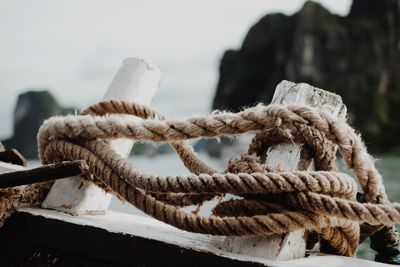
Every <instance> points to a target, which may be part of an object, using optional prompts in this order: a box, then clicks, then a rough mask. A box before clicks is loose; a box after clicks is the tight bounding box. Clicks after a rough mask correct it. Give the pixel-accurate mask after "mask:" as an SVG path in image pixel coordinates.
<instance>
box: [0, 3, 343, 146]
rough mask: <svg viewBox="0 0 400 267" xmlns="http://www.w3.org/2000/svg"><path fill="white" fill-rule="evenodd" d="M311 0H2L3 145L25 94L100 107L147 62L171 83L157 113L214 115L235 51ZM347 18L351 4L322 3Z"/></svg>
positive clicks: (164, 81) (0, 112) (156, 101)
mask: <svg viewBox="0 0 400 267" xmlns="http://www.w3.org/2000/svg"><path fill="white" fill-rule="evenodd" d="M304 2H305V1H304V0H201V1H189V0H167V1H161V0H159V1H156V0H85V1H82V0H59V1H54V0H0V59H1V60H0V121H1V127H0V139H2V138H5V137H7V136H9V135H11V134H12V117H13V110H14V106H15V103H16V100H17V96H18V94H20V93H22V92H25V91H27V90H43V89H49V90H50V91H51V92H52V93H53V95H54V96H55V97H56V99H57V100H58V101H59V102H60V103H61V104H62V105H65V106H75V107H77V108H84V107H85V106H88V105H90V104H92V103H95V102H96V101H99V100H101V98H102V97H103V95H104V93H105V91H106V89H107V87H108V85H109V84H110V82H111V80H112V78H113V76H114V75H115V73H116V71H117V70H118V68H119V66H120V64H121V62H122V61H123V60H124V59H125V58H127V57H140V58H144V59H146V60H148V61H150V62H152V63H153V64H155V65H157V66H158V67H159V68H160V70H161V72H162V81H161V84H160V87H159V89H158V92H157V94H156V96H155V98H154V101H153V104H152V106H153V107H154V108H155V109H156V110H157V111H159V112H160V113H162V114H165V115H167V116H168V117H169V118H171V117H172V118H182V117H183V118H185V117H188V116H190V115H193V114H204V113H208V112H209V111H210V108H211V101H212V98H213V96H214V93H215V88H216V85H217V81H218V65H219V60H220V59H221V57H222V55H223V53H224V51H225V50H227V49H238V48H240V45H241V43H242V41H243V39H244V37H245V35H246V33H247V31H248V30H249V28H250V27H251V26H252V25H253V24H254V23H256V22H257V21H258V20H259V19H260V18H261V17H262V16H264V15H266V14H267V13H276V12H281V13H284V14H287V15H290V14H293V13H294V12H296V11H297V10H299V9H300V8H301V6H302V5H303V4H304ZM315 2H320V3H321V4H322V5H324V6H325V7H326V8H328V9H329V10H331V12H333V13H336V14H339V15H346V14H347V13H348V11H349V8H350V4H351V1H350V0H320V1H315Z"/></svg>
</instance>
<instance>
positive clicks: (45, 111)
mask: <svg viewBox="0 0 400 267" xmlns="http://www.w3.org/2000/svg"><path fill="white" fill-rule="evenodd" d="M75 113H77V114H79V113H80V111H79V109H77V108H73V107H63V106H62V105H60V104H59V102H58V101H57V100H56V99H55V97H54V96H53V95H52V94H51V93H50V92H49V91H48V90H35V91H27V92H25V93H22V94H20V95H19V96H18V100H17V103H16V106H15V109H14V120H13V128H14V132H13V135H12V137H10V138H8V139H5V140H3V141H2V142H3V144H4V146H5V147H6V148H7V149H10V148H15V149H17V150H18V151H19V152H20V153H21V154H22V155H23V156H24V157H26V158H27V159H37V158H38V151H37V150H38V148H37V141H36V136H37V133H38V130H39V127H40V125H42V123H43V121H44V120H45V119H47V118H50V117H52V116H56V115H67V114H75ZM171 151H172V149H171V148H170V147H169V146H168V145H166V144H164V145H158V146H156V145H153V144H150V143H136V144H135V146H134V148H133V153H135V154H136V155H149V156H152V155H155V154H162V153H168V152H171Z"/></svg>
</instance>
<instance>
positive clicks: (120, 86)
mask: <svg viewBox="0 0 400 267" xmlns="http://www.w3.org/2000/svg"><path fill="white" fill-rule="evenodd" d="M160 78H161V74H160V71H159V70H158V68H156V67H155V66H153V65H152V64H150V63H148V62H146V61H144V60H142V59H137V58H129V59H126V60H125V61H124V62H123V64H122V66H121V68H120V70H119V71H118V73H117V74H116V76H115V78H114V80H113V81H112V83H111V85H110V86H109V88H108V90H107V93H106V94H105V96H104V98H103V99H104V100H112V99H115V100H131V101H135V102H137V103H140V104H144V105H150V102H151V100H152V98H153V96H154V94H155V92H156V90H157V88H158V84H159V82H160ZM133 143H134V142H133V141H130V140H123V139H121V140H114V141H112V142H111V147H112V148H113V149H114V150H115V151H116V152H117V153H119V154H120V155H121V156H123V157H128V155H129V154H130V151H131V149H132V146H133ZM111 197H112V195H111V194H108V193H106V192H104V191H103V190H102V189H100V188H99V187H97V186H96V185H95V184H93V183H91V182H88V181H83V180H82V179H81V178H80V177H71V178H70V179H63V180H58V181H56V182H55V183H54V185H53V187H52V189H51V190H50V192H49V194H48V195H47V197H46V199H45V200H44V201H43V203H42V207H43V208H47V209H57V210H60V211H64V212H68V213H71V214H75V215H79V214H86V213H91V214H99V213H104V212H105V211H106V210H107V209H108V206H109V204H110V201H111Z"/></svg>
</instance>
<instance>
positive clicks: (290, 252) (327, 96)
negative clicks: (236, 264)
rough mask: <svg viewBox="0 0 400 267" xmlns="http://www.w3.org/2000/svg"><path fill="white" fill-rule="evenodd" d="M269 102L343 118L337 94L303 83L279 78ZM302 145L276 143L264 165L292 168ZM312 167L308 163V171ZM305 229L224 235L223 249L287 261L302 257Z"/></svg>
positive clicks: (304, 244)
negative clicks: (261, 234)
mask: <svg viewBox="0 0 400 267" xmlns="http://www.w3.org/2000/svg"><path fill="white" fill-rule="evenodd" d="M271 103H272V104H283V105H289V104H306V105H309V106H312V107H315V108H318V109H321V110H326V111H328V112H331V113H332V114H333V115H334V116H336V117H339V118H345V116H346V107H345V105H344V104H343V102H342V99H341V97H340V96H338V95H336V94H333V93H330V92H327V91H324V90H322V89H319V88H315V87H313V86H310V85H308V84H305V83H299V84H295V83H292V82H289V81H282V82H281V83H279V84H278V86H277V88H276V90H275V94H274V97H273V99H272V102H271ZM301 150H302V144H278V145H275V146H272V147H271V148H269V149H268V151H267V157H266V164H268V165H270V166H273V167H277V168H279V169H283V170H296V169H297V166H298V163H299V160H300V153H301ZM314 168H315V166H314V163H313V162H311V164H310V167H309V168H308V169H309V170H313V169H314ZM304 234H305V231H304V230H297V231H294V232H292V233H289V234H283V235H271V236H268V237H226V238H225V242H224V249H225V250H227V251H229V252H234V253H238V254H243V255H247V256H254V257H262V258H267V259H274V260H291V259H298V258H303V257H304V256H305V249H306V242H305V238H304Z"/></svg>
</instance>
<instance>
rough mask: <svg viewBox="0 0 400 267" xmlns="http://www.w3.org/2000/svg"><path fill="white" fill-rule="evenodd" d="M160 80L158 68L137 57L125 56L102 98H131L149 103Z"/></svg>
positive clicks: (142, 102) (143, 103) (145, 103)
mask: <svg viewBox="0 0 400 267" xmlns="http://www.w3.org/2000/svg"><path fill="white" fill-rule="evenodd" d="M160 80H161V72H160V70H159V69H158V68H157V67H156V66H154V65H153V64H151V63H149V62H147V61H145V60H144V59H139V58H127V59H125V60H124V61H123V62H122V66H121V68H120V69H119V70H118V72H117V74H116V75H115V77H114V79H113V80H112V82H111V84H110V86H109V87H108V90H107V92H106V94H105V95H104V97H103V100H113V99H115V100H133V101H135V102H138V103H141V104H142V105H150V103H151V100H152V99H153V96H154V95H155V94H156V91H157V89H158V86H159V83H160Z"/></svg>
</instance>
